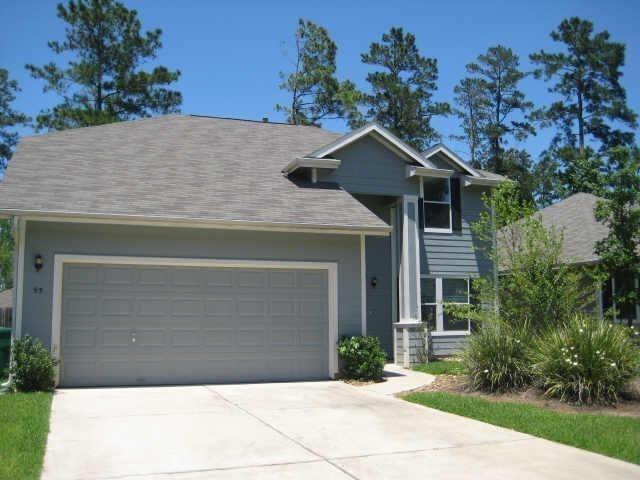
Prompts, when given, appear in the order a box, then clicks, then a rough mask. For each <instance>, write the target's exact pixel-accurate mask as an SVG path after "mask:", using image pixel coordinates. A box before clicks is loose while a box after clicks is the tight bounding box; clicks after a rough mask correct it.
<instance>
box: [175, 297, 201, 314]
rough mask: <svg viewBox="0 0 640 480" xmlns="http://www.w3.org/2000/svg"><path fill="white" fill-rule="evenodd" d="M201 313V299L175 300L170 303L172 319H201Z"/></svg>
mask: <svg viewBox="0 0 640 480" xmlns="http://www.w3.org/2000/svg"><path fill="white" fill-rule="evenodd" d="M203 312H204V305H203V299H202V298H177V299H173V300H172V301H171V316H173V317H202V314H203Z"/></svg>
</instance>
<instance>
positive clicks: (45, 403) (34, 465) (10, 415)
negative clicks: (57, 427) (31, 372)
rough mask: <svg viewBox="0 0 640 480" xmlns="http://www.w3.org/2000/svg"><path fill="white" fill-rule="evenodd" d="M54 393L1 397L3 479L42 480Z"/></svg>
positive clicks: (15, 394)
mask: <svg viewBox="0 0 640 480" xmlns="http://www.w3.org/2000/svg"><path fill="white" fill-rule="evenodd" d="M51 397H52V394H51V393H44V392H38V393H11V394H6V395H0V425H1V427H0V459H1V461H0V478H7V479H8V478H16V479H17V478H19V479H37V478H39V477H40V470H41V469H42V462H43V459H44V448H45V445H46V441H47V433H48V432H49V414H50V413H51Z"/></svg>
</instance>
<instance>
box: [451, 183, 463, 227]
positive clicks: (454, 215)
mask: <svg viewBox="0 0 640 480" xmlns="http://www.w3.org/2000/svg"><path fill="white" fill-rule="evenodd" d="M451 229H452V230H453V231H454V232H460V231H462V192H461V191H460V179H459V178H452V179H451Z"/></svg>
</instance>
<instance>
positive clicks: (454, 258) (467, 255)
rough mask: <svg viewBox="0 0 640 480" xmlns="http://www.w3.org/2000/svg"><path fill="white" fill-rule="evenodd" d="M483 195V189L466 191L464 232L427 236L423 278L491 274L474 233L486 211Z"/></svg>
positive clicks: (464, 196)
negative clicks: (483, 210) (474, 225)
mask: <svg viewBox="0 0 640 480" xmlns="http://www.w3.org/2000/svg"><path fill="white" fill-rule="evenodd" d="M481 194H482V189H478V188H474V187H467V188H463V190H462V231H461V232H454V233H427V232H425V233H423V243H424V251H423V258H424V259H425V261H424V263H423V265H422V273H423V274H429V275H442V276H451V275H465V276H467V275H468V276H479V275H487V274H488V273H489V272H490V271H491V263H490V262H489V260H488V259H487V258H486V255H485V253H484V252H483V251H482V250H480V248H479V247H480V242H479V241H478V240H477V237H476V236H475V235H474V234H473V232H472V230H471V224H472V223H473V222H475V221H476V220H477V219H478V217H479V215H480V212H481V211H482V209H483V208H484V207H483V203H482V200H481Z"/></svg>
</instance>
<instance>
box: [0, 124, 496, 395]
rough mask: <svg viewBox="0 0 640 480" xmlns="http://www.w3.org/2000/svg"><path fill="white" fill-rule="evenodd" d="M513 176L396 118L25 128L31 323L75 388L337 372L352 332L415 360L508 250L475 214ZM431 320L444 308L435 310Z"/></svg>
mask: <svg viewBox="0 0 640 480" xmlns="http://www.w3.org/2000/svg"><path fill="white" fill-rule="evenodd" d="M501 181H502V177H498V176H495V175H492V174H489V173H486V172H481V171H478V170H475V169H473V168H471V167H470V166H469V165H467V164H466V163H465V162H464V161H463V160H462V159H461V158H459V157H458V155H456V154H455V153H454V152H452V151H451V150H450V149H448V148H447V147H446V146H444V145H437V146H435V147H433V148H431V149H429V150H428V151H427V152H424V153H420V152H417V151H415V150H414V149H413V148H411V147H410V146H408V145H407V144H405V143H403V142H402V141H400V140H399V139H398V138H396V137H395V136H394V135H392V134H391V133H390V132H388V131H387V130H385V129H384V128H381V127H380V126H378V125H375V124H371V125H367V126H365V127H363V128H361V129H359V130H356V131H353V132H351V133H349V134H347V135H339V134H335V133H332V132H328V131H325V130H323V129H321V128H317V127H309V126H295V125H288V124H278V123H269V122H256V121H247V120H237V119H225V118H214V117H200V116H189V115H167V116H162V117H157V118H151V119H142V120H137V121H131V122H122V123H115V124H109V125H103V126H97V127H89V128H80V129H75V130H66V131H61V132H56V133H51V134H47V135H41V136H34V137H27V138H24V139H23V140H22V141H21V143H20V145H19V146H18V148H17V151H16V153H15V156H14V158H13V160H12V162H11V164H10V166H9V168H8V170H7V172H6V177H5V179H4V181H3V182H2V183H1V184H0V213H1V214H2V215H4V216H7V217H12V218H13V220H14V226H15V229H14V230H15V235H16V245H17V248H16V265H17V268H16V278H15V285H16V288H15V289H14V290H15V301H14V304H15V322H14V334H15V335H16V336H18V337H19V336H21V335H25V334H29V335H32V336H35V337H38V338H40V339H42V341H43V342H44V343H45V344H46V345H47V346H49V347H50V348H51V350H52V352H53V353H54V355H55V356H57V357H59V358H60V361H61V363H60V366H59V372H58V380H59V383H60V384H61V385H65V386H87V385H139V384H177V383H193V382H236V381H256V380H289V379H314V378H327V377H333V375H334V373H335V372H336V371H337V369H338V357H337V353H336V342H337V340H338V339H339V337H340V336H343V335H353V334H368V335H375V336H377V337H379V338H380V340H381V342H382V345H383V346H384V348H385V350H386V351H387V353H388V355H389V357H390V358H393V359H394V360H395V361H396V362H398V363H401V364H404V365H408V364H411V363H414V362H416V361H418V360H419V357H420V352H421V351H423V342H424V325H425V323H427V324H429V325H430V326H431V327H432V328H433V330H434V331H433V333H432V335H433V350H434V353H435V354H440V355H444V354H447V353H448V352H450V351H451V350H452V349H454V348H455V347H456V345H457V344H458V343H459V342H460V341H461V340H463V339H464V337H465V335H467V334H468V332H469V325H468V322H455V321H453V320H452V319H450V318H448V317H447V315H446V314H444V312H443V309H442V304H443V302H445V301H455V302H461V303H465V302H468V301H469V279H470V278H471V277H474V276H477V275H481V274H484V273H486V272H487V271H488V270H489V269H490V267H491V266H490V263H489V262H488V261H487V260H486V259H484V258H482V255H481V254H480V253H479V252H478V251H477V250H475V249H474V243H475V239H474V237H473V235H472V234H471V232H470V229H469V223H470V222H471V221H473V220H474V218H476V217H477V215H478V214H479V212H480V211H481V210H482V208H483V206H482V205H483V204H482V201H481V195H482V193H483V192H485V191H487V190H488V189H490V188H492V187H493V186H495V185H497V184H499V183H500V182H501ZM423 322H424V323H423Z"/></svg>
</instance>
